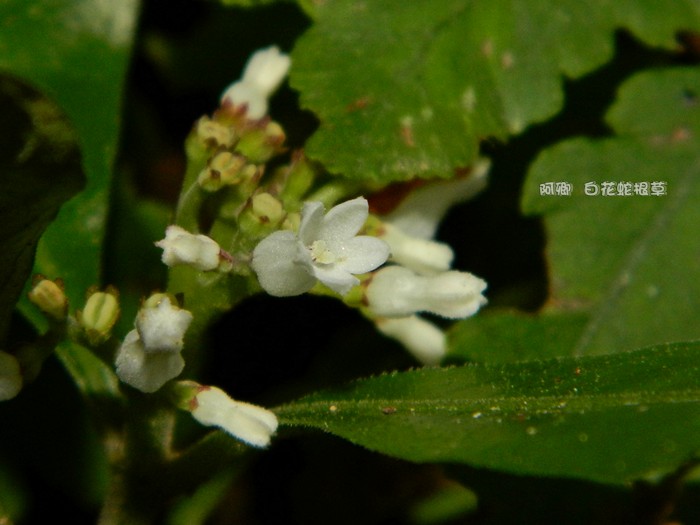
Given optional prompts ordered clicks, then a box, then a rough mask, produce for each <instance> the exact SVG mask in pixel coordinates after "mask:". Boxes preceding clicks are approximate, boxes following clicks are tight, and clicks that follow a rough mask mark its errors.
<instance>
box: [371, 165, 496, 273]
mask: <svg viewBox="0 0 700 525" xmlns="http://www.w3.org/2000/svg"><path fill="white" fill-rule="evenodd" d="M489 166H490V165H489V162H488V161H486V160H481V161H479V162H477V163H476V164H474V166H473V167H472V171H471V172H470V173H469V175H467V176H466V177H458V178H455V179H452V180H449V181H438V182H433V183H431V184H426V185H425V186H421V187H420V188H418V189H416V190H414V191H413V192H411V193H410V194H409V195H408V197H406V199H404V200H403V201H402V202H401V204H399V205H398V206H397V207H396V209H395V210H394V211H392V212H391V213H390V214H388V215H386V216H385V217H383V218H382V219H383V220H384V221H385V222H389V223H391V224H393V225H394V226H396V227H397V228H399V229H400V230H401V231H403V232H404V233H406V234H408V235H412V236H414V237H419V238H421V239H432V238H433V237H434V236H435V231H436V230H437V227H438V225H439V224H440V221H441V220H442V218H443V217H444V215H445V213H447V210H448V209H449V208H450V207H451V206H453V205H454V204H457V203H458V202H461V201H464V200H466V199H469V198H471V197H473V196H474V195H476V194H477V193H478V192H479V191H481V190H482V189H483V188H484V186H486V182H487V174H488V169H489ZM402 264H403V262H402Z"/></svg>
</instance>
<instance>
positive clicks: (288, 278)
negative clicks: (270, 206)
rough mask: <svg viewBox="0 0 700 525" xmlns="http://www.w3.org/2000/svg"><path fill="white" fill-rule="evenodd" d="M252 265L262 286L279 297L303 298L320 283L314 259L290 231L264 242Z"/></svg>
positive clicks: (257, 249) (280, 233)
mask: <svg viewBox="0 0 700 525" xmlns="http://www.w3.org/2000/svg"><path fill="white" fill-rule="evenodd" d="M252 266H253V270H255V273H256V274H257V275H258V280H259V281H260V286H262V287H263V289H264V290H265V291H266V292H267V293H269V294H270V295H274V296H276V297H289V296H292V295H300V294H303V293H304V292H307V291H309V290H310V289H311V288H312V287H313V285H314V284H316V278H315V277H314V275H313V266H312V264H311V256H310V255H309V252H308V251H307V250H306V249H305V248H304V247H303V246H302V245H301V243H300V242H299V241H298V240H297V238H296V236H295V235H294V234H293V233H292V232H290V231H278V232H275V233H273V234H272V235H270V236H268V237H266V238H265V239H263V240H262V241H260V243H258V245H257V246H256V247H255V250H254V251H253V261H252Z"/></svg>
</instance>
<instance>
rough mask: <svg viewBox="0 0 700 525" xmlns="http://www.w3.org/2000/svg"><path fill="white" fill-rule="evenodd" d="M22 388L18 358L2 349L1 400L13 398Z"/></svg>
mask: <svg viewBox="0 0 700 525" xmlns="http://www.w3.org/2000/svg"><path fill="white" fill-rule="evenodd" d="M20 390H22V372H21V370H20V367H19V362H18V361H17V358H16V357H15V356H13V355H12V354H8V353H7V352H3V351H2V350H0V401H6V400H8V399H12V398H13V397H15V396H16V395H17V394H19V391H20Z"/></svg>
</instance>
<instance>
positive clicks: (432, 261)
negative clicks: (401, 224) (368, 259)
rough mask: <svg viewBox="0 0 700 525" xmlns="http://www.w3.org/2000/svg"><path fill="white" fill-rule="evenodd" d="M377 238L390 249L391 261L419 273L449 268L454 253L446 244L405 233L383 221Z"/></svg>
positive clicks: (442, 270) (430, 272)
mask: <svg viewBox="0 0 700 525" xmlns="http://www.w3.org/2000/svg"><path fill="white" fill-rule="evenodd" d="M379 238H380V239H382V240H383V241H385V242H386V243H387V244H388V245H389V248H390V249H391V261H393V262H396V263H398V264H400V265H402V266H405V267H407V268H410V269H411V270H413V271H415V272H417V273H421V274H432V273H436V272H444V271H445V270H449V269H450V266H451V265H452V259H453V258H454V253H453V252H452V248H450V247H449V246H448V245H447V244H444V243H441V242H436V241H431V240H429V239H423V238H420V237H414V236H412V235H407V234H406V233H404V232H403V231H402V230H401V229H400V228H398V227H396V226H394V225H393V224H390V223H387V222H385V223H384V226H383V227H382V233H381V235H379Z"/></svg>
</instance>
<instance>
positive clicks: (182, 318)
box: [115, 294, 192, 393]
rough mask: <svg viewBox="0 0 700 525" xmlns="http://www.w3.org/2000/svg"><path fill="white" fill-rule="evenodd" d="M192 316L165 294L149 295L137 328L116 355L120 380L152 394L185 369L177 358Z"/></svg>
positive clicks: (140, 312)
mask: <svg viewBox="0 0 700 525" xmlns="http://www.w3.org/2000/svg"><path fill="white" fill-rule="evenodd" d="M191 322H192V314H191V313H190V312H188V311H187V310H183V309H181V308H179V307H178V306H176V305H174V304H173V302H172V300H171V298H170V297H169V296H167V295H165V294H155V295H153V296H151V297H150V298H149V299H148V300H147V301H146V302H145V304H144V306H143V307H142V308H141V310H139V313H138V315H137V317H136V323H135V324H136V328H135V329H134V330H132V331H130V332H129V333H128V334H127V335H126V337H125V338H124V341H123V342H122V344H121V346H120V347H119V351H118V352H117V357H116V360H115V364H116V367H117V375H118V376H119V378H120V379H121V380H122V381H124V382H125V383H127V384H128V385H131V386H133V387H134V388H136V389H138V390H141V391H142V392H148V393H150V392H155V391H156V390H158V389H159V388H160V387H162V386H163V385H164V384H165V383H166V382H168V381H169V380H171V379H173V378H175V377H177V376H178V375H180V372H182V369H183V368H184V367H185V360H184V359H183V358H182V356H181V355H180V352H181V351H182V348H183V346H184V341H183V338H184V335H185V332H186V331H187V328H188V327H189V325H190V323H191Z"/></svg>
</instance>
